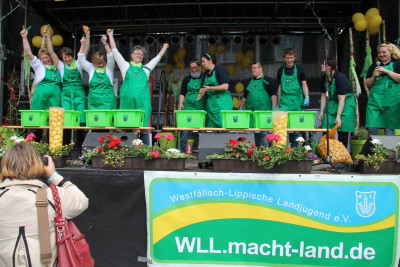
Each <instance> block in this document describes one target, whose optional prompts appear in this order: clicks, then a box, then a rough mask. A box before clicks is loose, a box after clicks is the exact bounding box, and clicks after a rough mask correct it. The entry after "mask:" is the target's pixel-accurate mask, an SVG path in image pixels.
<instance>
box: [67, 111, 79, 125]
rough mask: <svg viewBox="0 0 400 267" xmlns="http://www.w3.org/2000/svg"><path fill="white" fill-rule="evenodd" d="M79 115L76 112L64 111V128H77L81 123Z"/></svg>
mask: <svg viewBox="0 0 400 267" xmlns="http://www.w3.org/2000/svg"><path fill="white" fill-rule="evenodd" d="M81 113H82V112H80V111H76V110H65V111H64V127H77V126H79V125H80V123H81Z"/></svg>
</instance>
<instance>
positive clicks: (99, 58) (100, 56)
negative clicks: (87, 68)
mask: <svg viewBox="0 0 400 267" xmlns="http://www.w3.org/2000/svg"><path fill="white" fill-rule="evenodd" d="M102 62H106V63H107V55H106V54H105V53H103V52H100V51H96V52H94V53H93V55H92V63H93V64H98V63H102Z"/></svg>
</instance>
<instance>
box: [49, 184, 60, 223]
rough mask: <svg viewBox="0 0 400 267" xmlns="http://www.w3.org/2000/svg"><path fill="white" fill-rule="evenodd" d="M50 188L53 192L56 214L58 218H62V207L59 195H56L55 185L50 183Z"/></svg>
mask: <svg viewBox="0 0 400 267" xmlns="http://www.w3.org/2000/svg"><path fill="white" fill-rule="evenodd" d="M50 189H51V192H52V193H53V198H54V206H55V209H56V216H57V217H59V218H62V217H63V215H62V209H61V200H60V196H59V195H58V189H57V186H55V185H54V184H50Z"/></svg>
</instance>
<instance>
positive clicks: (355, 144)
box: [350, 127, 369, 159]
mask: <svg viewBox="0 0 400 267" xmlns="http://www.w3.org/2000/svg"><path fill="white" fill-rule="evenodd" d="M368 137H369V134H368V131H367V129H365V128H364V127H359V128H358V129H357V130H356V131H355V132H354V134H353V135H352V136H351V137H350V149H351V156H352V157H353V159H354V158H356V156H357V155H358V154H359V153H360V151H361V149H362V148H363V146H364V144H365V142H366V141H367V140H368Z"/></svg>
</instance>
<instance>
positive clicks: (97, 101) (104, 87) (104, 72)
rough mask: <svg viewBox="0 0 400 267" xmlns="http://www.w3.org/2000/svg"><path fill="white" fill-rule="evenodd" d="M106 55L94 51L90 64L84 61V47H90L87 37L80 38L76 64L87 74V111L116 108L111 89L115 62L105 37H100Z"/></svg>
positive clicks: (112, 89) (112, 88)
mask: <svg viewBox="0 0 400 267" xmlns="http://www.w3.org/2000/svg"><path fill="white" fill-rule="evenodd" d="M101 42H102V44H103V45H104V48H105V50H106V53H107V54H105V53H103V52H100V51H96V52H94V53H93V55H92V57H91V61H92V63H90V62H89V61H87V60H86V55H85V51H86V48H85V46H86V45H90V42H89V40H88V39H87V37H82V38H81V48H80V50H79V53H78V62H79V64H80V65H81V66H82V68H83V69H84V70H85V71H86V72H87V73H88V74H89V95H88V109H89V110H100V109H102V110H111V109H115V108H116V100H115V93H114V87H113V80H114V68H115V60H114V57H113V54H112V52H111V48H110V45H109V44H108V43H107V36H105V35H102V36H101Z"/></svg>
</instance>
